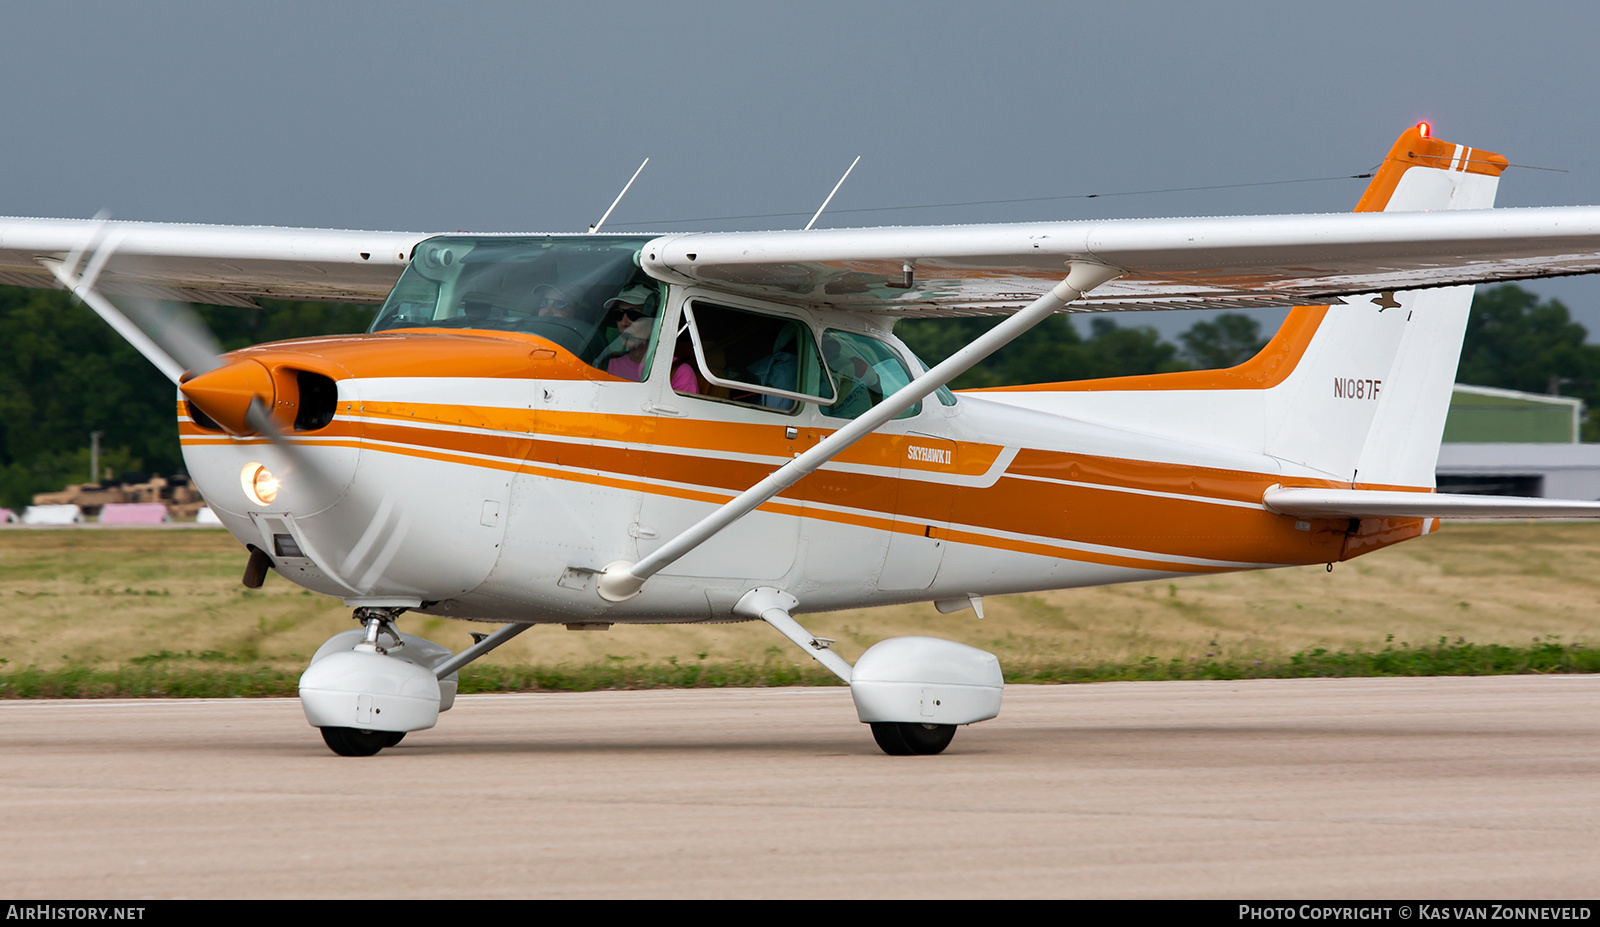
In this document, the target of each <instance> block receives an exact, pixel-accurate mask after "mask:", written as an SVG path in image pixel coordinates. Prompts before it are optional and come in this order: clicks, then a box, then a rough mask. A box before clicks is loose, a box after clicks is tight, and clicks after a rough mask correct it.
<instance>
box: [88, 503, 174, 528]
mask: <svg viewBox="0 0 1600 927" xmlns="http://www.w3.org/2000/svg"><path fill="white" fill-rule="evenodd" d="M166 520H167V507H166V506H165V505H162V504H161V503H159V502H108V503H106V505H105V506H104V507H102V508H101V509H100V524H102V525H159V524H161V523H162V522H165V521H166Z"/></svg>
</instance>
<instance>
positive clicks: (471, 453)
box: [0, 123, 1600, 756]
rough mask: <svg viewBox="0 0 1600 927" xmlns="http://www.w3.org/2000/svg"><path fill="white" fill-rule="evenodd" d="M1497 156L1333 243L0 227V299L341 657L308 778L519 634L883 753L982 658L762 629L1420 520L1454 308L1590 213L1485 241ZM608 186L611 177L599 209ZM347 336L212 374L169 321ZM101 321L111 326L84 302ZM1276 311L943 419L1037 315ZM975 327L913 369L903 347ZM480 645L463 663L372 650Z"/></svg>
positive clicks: (1499, 232)
mask: <svg viewBox="0 0 1600 927" xmlns="http://www.w3.org/2000/svg"><path fill="white" fill-rule="evenodd" d="M1507 166H1508V162H1507V160H1506V159H1505V158H1504V157H1502V156H1500V155H1497V154H1493V153H1491V152H1487V151H1483V150H1481V149H1474V148H1470V147H1466V146H1463V145H1458V144H1454V143H1450V142H1446V141H1443V140H1441V139H1439V138H1436V137H1435V136H1434V135H1433V133H1432V131H1431V128H1430V127H1429V126H1428V125H1427V124H1426V123H1423V124H1419V125H1417V126H1414V127H1412V128H1410V129H1408V130H1407V131H1405V132H1404V133H1403V134H1402V135H1401V136H1400V137H1399V139H1398V140H1397V141H1396V142H1395V144H1394V146H1393V147H1392V148H1391V149H1390V151H1389V152H1388V154H1387V155H1386V156H1385V158H1384V160H1383V163H1382V165H1381V167H1379V168H1378V169H1377V170H1376V171H1375V172H1374V174H1373V176H1372V179H1371V182H1370V184H1369V186H1368V187H1367V189H1366V191H1365V193H1364V194H1363V195H1362V197H1361V199H1360V201H1359V203H1358V204H1357V206H1356V209H1355V211H1354V212H1353V213H1349V214H1340V215H1283V216H1234V217H1215V218H1188V219H1139V220H1114V221H1100V220H1096V221H1056V222H1030V223H1017V224H995V225H968V226H946V227H921V228H863V229H823V230H811V229H807V230H798V231H771V232H722V233H685V234H669V235H636V234H612V233H598V232H597V233H593V234H468V233H455V234H441V235H432V234H413V233H400V232H363V231H335V230H316V229H285V228H264V227H237V226H203V225H177V224H159V223H140V222H121V221H118V222H111V221H107V220H104V219H92V220H71V219H0V284H6V285H20V286H55V287H64V288H66V289H68V290H70V291H71V292H72V293H73V294H74V295H75V296H76V297H78V298H79V299H81V300H82V301H84V302H85V303H86V304H88V305H89V306H90V307H91V308H92V309H93V310H94V311H96V312H97V313H98V314H99V315H100V316H101V317H102V318H104V319H105V320H106V321H107V322H108V323H109V324H111V325H112V326H113V327H115V328H116V330H117V331H118V332H119V333H120V334H122V336H123V337H125V338H126V339H127V340H128V341H129V342H130V343H132V344H133V346H134V347H136V348H137V349H138V350H140V352H141V353H143V354H144V355H145V356H146V357H147V358H148V359H150V360H151V362H152V363H154V364H155V365H156V366H157V367H158V368H160V369H161V370H162V371H163V372H164V373H165V374H166V375H167V376H168V377H169V378H170V379H172V381H173V383H174V384H175V385H176V387H177V406H176V417H177V424H178V431H179V435H180V440H181V443H182V448H183V454H184V460H185V462H186V465H187V467H188V470H189V473H190V476H191V478H192V479H193V480H194V482H195V484H196V485H197V487H198V488H199V489H200V490H201V492H202V493H203V494H204V496H205V498H206V500H207V502H208V504H209V505H210V506H211V508H212V509H213V511H214V512H215V513H216V514H217V516H218V517H219V518H220V519H221V521H222V523H223V525H224V526H225V527H226V529H227V530H228V531H229V532H230V533H231V534H232V535H233V537H234V538H236V539H237V540H238V541H239V542H240V544H241V545H243V546H244V547H245V549H246V551H247V552H248V555H249V556H248V561H247V564H246V567H245V571H244V576H243V581H244V583H245V585H247V586H251V587H256V586H259V585H260V584H261V583H262V581H263V579H264V577H265V576H266V574H267V572H268V571H272V572H276V573H277V574H279V575H280V576H282V577H284V578H285V579H287V580H289V581H291V582H293V583H296V584H299V585H301V586H303V587H305V588H307V589H310V590H313V591H316V592H319V593H322V594H325V595H329V596H335V597H338V598H340V599H342V600H343V602H344V604H345V605H346V606H348V607H350V608H351V609H352V610H353V612H352V614H353V617H354V618H355V620H356V621H357V622H358V623H359V627H358V628H356V629H353V630H350V631H346V632H343V633H341V634H339V635H335V636H334V637H333V638H331V639H330V640H329V641H328V642H327V643H325V644H324V645H323V646H322V647H321V648H320V649H319V650H318V651H317V652H316V654H315V655H314V656H313V657H312V660H311V662H310V665H309V666H308V667H307V669H306V671H305V673H304V675H303V676H302V677H301V679H300V686H299V692H300V698H301V703H302V706H303V708H304V710H305V714H306V718H307V720H308V721H309V722H310V724H311V725H312V726H314V727H316V728H318V729H319V730H320V733H321V736H322V738H323V740H324V742H325V743H326V744H327V746H328V747H329V748H330V749H331V750H332V751H333V752H335V753H337V754H340V755H343V756H371V755H374V754H377V753H379V752H380V751H381V750H383V749H385V748H386V747H388V746H392V745H394V744H396V743H398V742H400V740H401V739H402V738H403V737H405V736H406V734H407V733H409V732H411V731H418V730H425V729H428V728H431V727H433V726H434V725H435V724H436V723H437V721H438V717H439V714H440V712H442V711H445V710H448V709H449V708H450V707H451V706H452V704H453V702H454V698H455V693H456V686H457V681H458V676H457V671H458V670H459V669H460V668H461V667H463V666H465V665H466V664H468V663H470V662H471V661H472V660H475V659H477V658H478V657H480V656H482V655H483V654H485V653H487V652H489V651H490V650H492V649H494V648H495V647H497V646H499V645H500V644H502V643H504V642H505V641H507V640H509V639H511V638H512V637H514V636H515V635H517V634H519V633H521V632H522V631H524V630H526V629H527V628H529V627H531V626H533V625H535V624H551V623H558V624H564V625H566V627H567V628H569V629H573V630H601V629H605V628H609V627H611V626H613V625H617V624H639V623H693V622H732V621H764V622H766V623H767V624H769V625H771V626H772V627H773V628H774V629H775V630H776V631H778V632H779V633H780V634H782V635H783V636H784V637H786V638H788V639H789V640H790V641H792V642H793V643H794V644H795V645H797V646H798V647H799V648H800V649H801V650H803V651H804V652H805V653H806V654H807V655H809V656H810V657H811V658H813V659H815V660H817V661H818V662H819V663H821V664H822V665H823V666H825V667H826V668H827V669H829V670H830V671H832V672H833V673H835V674H836V675H838V676H839V678H840V679H842V680H843V681H844V682H846V683H848V684H849V686H850V690H851V693H852V697H853V701H854V705H855V708H856V712H857V717H858V720H859V721H861V722H864V723H866V724H868V725H869V726H870V729H871V732H872V735H873V737H874V739H875V741H876V743H877V744H878V746H879V747H880V748H881V749H882V750H883V751H884V752H885V753H888V754H890V755H897V756H907V755H931V754H936V753H939V752H940V751H942V750H944V749H945V748H946V746H947V745H948V744H949V743H950V742H951V738H952V737H953V735H954V733H955V730H956V727H957V726H960V725H966V724H972V723H976V722H979V721H983V720H986V719H989V718H993V717H995V716H996V715H997V714H998V713H999V710H1000V703H1001V697H1002V692H1003V678H1002V674H1001V669H1000V665H999V661H998V660H997V659H996V658H995V657H994V656H993V655H992V654H989V653H987V652H985V651H982V650H979V649H977V648H973V647H968V646H966V645H962V644H958V643H955V642H952V641H947V640H940V639H936V638H931V637H918V636H911V637H897V638H890V639H887V640H884V641H880V642H878V643H876V644H874V645H873V646H872V647H870V648H869V649H868V650H867V651H866V652H865V653H863V654H862V655H861V657H860V658H859V659H858V660H857V661H856V662H855V664H854V665H851V664H850V663H849V662H847V661H846V660H844V659H843V658H842V657H841V656H840V655H839V654H837V653H835V652H834V651H833V650H832V649H831V648H830V644H831V643H832V642H831V641H828V640H825V639H822V638H818V637H816V636H815V635H813V634H811V633H810V632H809V631H807V630H806V629H805V627H804V626H803V625H802V624H800V622H799V620H798V619H797V617H796V616H803V615H804V614H806V613H815V612H824V611H829V610H835V609H853V608H865V607H872V606H879V605H889V604H899V603H911V602H932V603H933V604H934V606H935V607H936V608H937V609H938V610H939V611H941V612H947V613H948V612H954V611H958V610H962V609H966V608H972V609H974V610H975V611H976V612H977V613H978V615H979V616H981V615H982V609H983V599H984V597H986V596H992V595H1002V594H1009V593H1018V592H1028V591H1036V590H1044V589H1060V588H1068V587H1080V586H1090V585H1097V584H1104V583H1121V582H1129V581H1136V580H1148V579H1154V578H1162V577H1174V576H1188V575H1194V574H1202V573H1218V572H1227V571H1237V570H1255V569H1269V568H1274V567H1283V566H1292V565H1304V564H1317V563H1326V564H1328V565H1329V568H1330V569H1331V568H1332V564H1334V563H1336V562H1340V561H1344V560H1349V559H1351V558H1353V557H1357V556H1361V555H1363V554H1366V553H1369V552H1371V551H1374V550H1378V549H1380V548H1383V547H1387V546H1389V545H1392V544H1396V543H1399V542H1401V541H1405V540H1408V539H1411V538H1416V537H1420V536H1423V535H1426V534H1428V533H1430V532H1432V531H1434V530H1437V528H1438V527H1439V520H1438V519H1439V518H1440V517H1445V516H1486V517H1494V516H1509V517H1544V516H1549V517H1573V516H1596V515H1600V502H1584V501H1566V500H1553V499H1525V498H1510V497H1467V496H1454V495H1443V494H1438V493H1435V492H1434V466H1435V463H1436V458H1437V454H1438V448H1439V442H1440V436H1441V434H1442V431H1443V427H1444V420H1445V414H1446V409H1447V406H1448V403H1449V396H1450V391H1451V385H1452V382H1453V380H1454V376H1455V368H1456V363H1457V360H1458V357H1459V354H1460V349H1461V343H1462V338H1463V334H1464V331H1465V327H1466V323H1467V315H1468V311H1469V308H1470V305H1471V300H1472V292H1473V288H1472V285H1473V284H1476V283H1482V282H1495V281H1507V280H1521V279H1530V278H1537V277H1547V276H1557V275H1565V274H1580V273H1591V272H1594V271H1596V270H1600V207H1547V208H1515V209H1494V208H1492V207H1493V205H1494V197H1495V192H1496V189H1497V185H1498V183H1499V177H1500V175H1501V173H1502V172H1503V171H1504V170H1505V169H1506V167H1507ZM630 183H631V181H630ZM256 297H277V298H289V299H318V300H338V301H365V302H371V303H377V304H378V309H377V310H376V312H375V315H374V319H373V322H372V324H371V327H370V329H369V330H368V331H367V332H366V333H363V334H356V335H348V336H338V337H317V338H303V339H298V340H290V341H282V342H276V343H272V344H263V345H258V346H255V347H250V348H245V349H243V350H238V351H233V352H231V353H228V354H226V355H224V354H222V352H221V351H220V349H219V348H218V347H217V346H216V344H215V341H214V339H212V338H211V336H210V335H209V333H208V332H206V331H205V330H204V327H203V326H202V325H200V324H199V323H198V322H197V321H196V320H195V318H194V317H193V316H192V314H187V313H186V310H182V309H180V308H178V307H177V305H176V304H180V303H212V304H219V305H224V306H229V305H231V306H249V305H252V304H253V300H254V299H255V298H256ZM113 298H115V299H113ZM1254 306H1262V307H1267V306H1282V307H1293V308H1292V309H1291V311H1290V312H1289V314H1288V317H1287V319H1286V320H1285V321H1284V323H1283V324H1282V326H1281V328H1280V329H1279V330H1278V331H1277V333H1276V334H1275V335H1274V337H1273V338H1272V339H1271V340H1270V342H1269V343H1268V344H1267V345H1266V347H1265V348H1263V349H1262V350H1261V352H1260V353H1259V354H1257V355H1256V356H1255V357H1253V358H1251V359H1250V360H1248V361H1246V362H1244V363H1242V364H1240V365H1238V366H1235V367H1231V368H1228V369H1223V370H1205V371H1190V372H1180V373H1166V374H1157V375H1151V376H1135V377H1119V378H1114V379H1102V380H1088V381H1079V382H1068V383H1044V384H1031V385H1021V386H1008V387H1001V388H994V389H982V390H970V391H963V392H961V393H959V394H957V393H953V392H951V391H950V390H949V388H948V387H947V385H946V384H948V383H949V382H950V381H951V380H952V379H953V378H955V377H956V376H958V375H959V374H960V373H962V372H963V371H965V370H967V369H968V368H970V367H971V366H972V365H973V364H975V363H977V362H978V361H979V360H981V359H982V358H983V357H985V356H987V355H989V354H990V353H992V352H993V351H995V350H996V349H998V348H999V347H1001V346H1002V345H1004V344H1006V343H1007V342H1009V341H1011V340H1012V339H1015V338H1017V337H1021V336H1024V335H1025V333H1026V331H1027V330H1028V329H1029V328H1030V327H1032V326H1033V325H1035V324H1037V323H1038V322H1040V321H1041V320H1043V319H1044V318H1046V317H1047V316H1049V315H1050V314H1052V313H1056V312H1114V311H1138V310H1152V309H1170V308H1207V309H1239V308H1246V307H1254ZM967 315H1000V316H1005V317H1006V318H1005V320H1004V321H1003V322H1002V323H1000V324H999V325H998V326H997V327H995V328H993V329H992V330H990V331H989V332H988V333H986V334H984V335H982V336H981V337H979V338H977V339H975V340H974V341H973V342H971V343H970V344H968V345H966V346H965V347H963V348H962V349H961V350H959V351H957V352H956V353H955V354H954V355H952V356H951V357H950V358H948V359H946V360H944V361H942V362H940V363H938V364H935V365H929V364H925V363H923V362H922V361H921V360H919V359H918V358H916V357H915V356H914V355H913V353H912V352H911V351H910V350H908V349H907V347H906V345H905V344H904V343H903V342H901V341H900V340H899V339H897V338H896V337H895V336H894V334H893V328H894V324H895V322H896V321H897V320H898V319H903V318H929V317H932V318H939V317H953V316H967ZM413 612H415V613H420V614H424V615H433V616H445V617H450V618H457V619H462V620H466V621H471V622H490V623H494V624H497V625H498V627H497V628H495V629H494V630H492V631H489V632H488V633H477V634H474V635H473V637H474V643H473V645H472V646H470V647H467V648H466V649H464V650H462V651H461V652H459V653H452V652H451V651H450V650H449V649H448V648H445V647H443V646H440V645H438V644H436V643H433V642H430V641H427V640H424V639H422V638H420V637H416V636H414V635H411V634H407V633H404V632H402V631H400V630H399V628H398V622H399V621H400V619H401V617H402V616H403V615H405V614H408V613H413Z"/></svg>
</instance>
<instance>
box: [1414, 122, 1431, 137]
mask: <svg viewBox="0 0 1600 927" xmlns="http://www.w3.org/2000/svg"><path fill="white" fill-rule="evenodd" d="M1431 131H1433V130H1432V129H1431V128H1430V127H1429V126H1428V124H1427V123H1426V122H1419V123H1417V134H1418V135H1420V136H1422V137H1423V138H1431V136H1430V135H1429V134H1428V133H1429V132H1431Z"/></svg>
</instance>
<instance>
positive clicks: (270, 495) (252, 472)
mask: <svg viewBox="0 0 1600 927" xmlns="http://www.w3.org/2000/svg"><path fill="white" fill-rule="evenodd" d="M239 482H240V484H242V485H243V486H244V494H245V495H246V496H247V497H249V499H250V501H251V502H254V503H255V504H256V505H271V504H272V500H274V499H276V498H278V478H277V477H275V476H273V475H272V471H271V470H268V469H267V468H266V467H263V466H262V465H260V464H258V463H247V464H245V465H244V469H243V470H242V471H240V473H239Z"/></svg>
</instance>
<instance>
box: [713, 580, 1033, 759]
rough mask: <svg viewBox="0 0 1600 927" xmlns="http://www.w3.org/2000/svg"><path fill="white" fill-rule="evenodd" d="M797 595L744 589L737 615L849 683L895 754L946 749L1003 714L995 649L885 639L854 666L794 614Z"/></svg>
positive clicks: (864, 716) (881, 743)
mask: <svg viewBox="0 0 1600 927" xmlns="http://www.w3.org/2000/svg"><path fill="white" fill-rule="evenodd" d="M799 604H800V603H799V600H798V599H796V598H795V597H794V596H792V595H789V594H788V593H786V592H783V591H782V590H779V589H773V588H770V587H766V586H763V587H759V588H756V589H752V590H750V591H749V592H747V593H745V595H744V597H743V598H741V599H740V600H739V603H738V604H737V605H735V606H734V607H733V613H734V614H735V615H740V616H742V617H745V618H759V619H761V620H762V621H765V622H766V623H767V624H770V625H772V626H773V627H774V628H777V629H778V631H779V632H780V633H782V634H783V636H784V637H787V638H788V639H789V640H791V641H794V643H795V644H796V645H798V646H799V647H800V649H801V650H804V651H805V652H806V653H807V654H809V655H810V656H811V657H812V659H814V660H816V661H817V662H818V663H821V664H822V665H823V666H826V667H827V668H828V669H829V670H831V671H832V672H833V674H834V675H835V676H838V677H839V678H840V679H843V680H844V681H845V682H847V683H849V684H850V695H851V697H852V698H853V699H854V700H855V703H856V716H857V717H858V718H860V719H861V721H862V722H863V723H865V724H869V725H871V726H872V738H873V739H874V740H876V741H877V742H878V747H879V748H881V749H882V750H883V752H884V753H887V754H889V755H890V756H916V755H922V756H929V755H932V754H935V753H940V752H942V751H943V750H944V748H945V747H948V746H949V745H950V740H951V738H953V737H955V733H956V725H958V724H972V723H974V722H977V721H984V720H987V719H989V718H993V717H994V716H995V715H997V714H999V713H1000V693H1001V690H1002V688H1003V687H1004V684H1005V683H1004V679H1003V678H1002V677H1001V674H1000V661H999V660H998V659H997V658H996V657H995V655H994V654H992V653H987V652H985V651H982V650H979V649H977V648H976V647H968V646H966V645H965V644H957V643H955V642H954V641H946V640H940V639H938V638H934V637H892V638H889V639H888V640H885V641H879V642H878V643H876V644H874V645H872V646H871V647H869V648H868V649H867V652H866V653H863V654H862V655H861V658H860V659H859V660H857V661H856V665H855V666H853V667H852V666H851V665H850V664H849V663H848V662H846V661H845V659H844V658H843V657H841V656H839V655H838V654H836V653H834V652H833V651H832V650H830V649H829V647H830V646H831V645H832V644H833V641H830V640H827V639H826V638H820V637H817V636H816V635H814V634H812V633H811V632H810V631H807V630H806V629H805V628H803V627H801V626H800V623H799V622H798V621H795V620H794V618H793V617H791V616H790V614H789V613H790V611H792V610H793V609H794V607H795V606H797V605H799Z"/></svg>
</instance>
